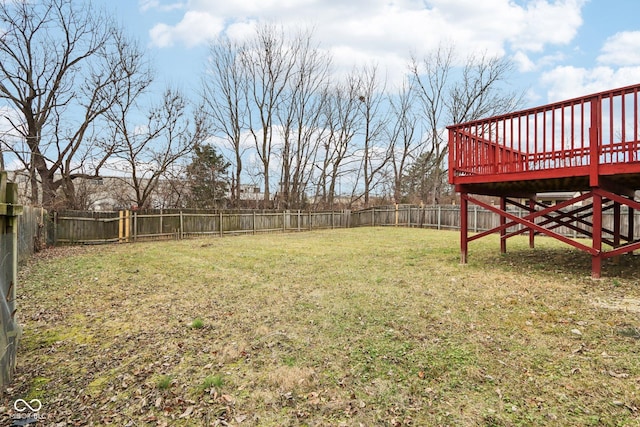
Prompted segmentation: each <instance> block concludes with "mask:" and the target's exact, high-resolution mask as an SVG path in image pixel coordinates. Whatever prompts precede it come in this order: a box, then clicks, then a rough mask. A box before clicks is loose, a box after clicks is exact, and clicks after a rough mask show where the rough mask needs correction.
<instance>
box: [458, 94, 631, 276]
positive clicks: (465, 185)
mask: <svg viewBox="0 0 640 427" xmlns="http://www.w3.org/2000/svg"><path fill="white" fill-rule="evenodd" d="M639 92H640V84H639V85H634V86H628V87H624V88H619V89H614V90H610V91H606V92H600V93H596V94H592V95H588V96H584V97H581V98H575V99H571V100H567V101H562V102H557V103H554V104H549V105H545V106H541V107H537V108H532V109H528V110H524V111H519V112H514V113H511V114H506V115H502V116H497V117H491V118H487V119H483V120H478V121H474V122H469V123H462V124H458V125H454V126H450V127H449V128H448V129H449V182H450V183H451V184H453V185H454V186H455V188H456V191H458V192H460V194H461V207H462V209H463V211H462V215H461V226H462V227H461V228H462V231H461V252H462V262H466V257H467V246H468V242H469V241H471V240H474V239H476V238H480V237H484V236H485V235H487V234H489V233H492V232H499V233H500V234H501V236H502V240H501V242H502V243H501V250H503V251H504V250H506V240H507V239H508V238H509V237H511V236H512V235H514V232H511V233H509V229H510V227H513V226H515V225H517V224H519V225H520V226H523V227H524V231H529V233H530V236H531V245H533V236H534V235H535V233H543V234H546V235H549V236H552V237H554V238H557V239H559V240H562V241H564V242H566V243H567V244H570V245H572V246H574V247H576V248H578V249H580V250H583V251H585V252H588V253H589V254H591V256H592V276H593V277H600V271H601V265H602V260H603V259H606V258H609V257H613V256H617V255H620V254H622V253H630V252H632V251H634V250H637V249H639V248H640V243H639V242H637V241H636V240H635V237H634V235H633V211H634V210H637V209H640V204H639V203H638V202H636V201H635V200H634V195H635V192H636V190H640V129H639V128H640V105H639V102H640V101H639V99H638V98H639ZM567 191H568V192H575V193H578V192H580V195H579V196H577V197H576V198H574V199H571V200H569V201H567V202H564V203H561V204H558V205H556V206H553V207H548V206H544V205H540V204H538V203H536V194H537V193H542V192H567ZM472 194H481V195H492V196H499V197H500V198H501V206H500V208H496V207H493V206H490V205H487V204H485V203H483V202H481V201H479V200H478V199H476V198H474V197H472V196H471V195H472ZM514 199H528V200H530V201H529V203H528V204H526V205H521V204H519V203H518V202H517V201H514ZM468 203H474V204H478V205H480V206H483V207H485V208H487V209H491V210H493V211H494V212H496V213H497V214H498V215H500V218H501V225H500V227H497V228H495V229H493V230H489V231H488V232H486V233H481V234H480V235H476V236H469V235H468V229H467V227H466V222H467V218H466V217H467V214H466V213H467V207H468ZM578 203H582V205H583V206H580V207H579V208H573V206H576V204H578ZM585 203H586V204H585ZM510 204H515V205H520V206H521V207H522V208H525V209H527V210H528V211H529V215H528V216H525V217H524V218H517V217H514V216H513V215H511V214H509V213H508V212H507V209H506V208H507V205H510ZM621 205H626V206H627V207H628V210H627V211H628V212H629V218H628V224H629V226H628V229H627V230H626V233H624V232H622V230H620V223H621V221H620V212H621V209H620V206H621ZM608 209H612V210H613V212H614V222H615V225H614V229H612V230H611V229H603V228H602V211H603V210H608ZM576 221H578V222H580V223H581V224H582V225H583V227H580V228H578V229H577V230H576V231H578V232H580V233H581V235H582V237H587V238H590V239H591V244H590V245H586V244H585V243H584V242H583V241H580V240H574V239H568V238H566V237H564V236H561V235H560V234H558V233H556V232H555V231H554V230H555V229H557V228H558V227H560V226H567V225H569V224H574V223H575V222H576ZM522 232H523V231H522V229H520V231H518V232H515V234H520V233H522ZM603 243H605V244H608V245H609V246H611V247H612V250H610V251H606V252H605V251H604V250H603V247H602V244H603Z"/></svg>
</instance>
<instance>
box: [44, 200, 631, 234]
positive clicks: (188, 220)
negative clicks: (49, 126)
mask: <svg viewBox="0 0 640 427" xmlns="http://www.w3.org/2000/svg"><path fill="white" fill-rule="evenodd" d="M509 212H511V213H512V214H514V215H518V216H523V215H525V214H526V212H524V211H521V210H518V209H511V210H509ZM624 212H626V211H625V210H624V208H623V216H622V220H621V223H622V229H623V230H626V228H627V223H628V217H627V215H626V214H624ZM124 218H126V214H125V215H124ZM635 218H636V219H635V234H634V235H635V236H640V212H635ZM587 219H589V218H587ZM121 221H123V220H122V219H120V218H119V214H118V213H117V212H111V213H102V214H99V215H98V214H95V213H93V214H92V213H77V212H74V213H62V214H60V215H58V217H57V221H56V227H55V229H56V236H57V240H56V241H57V243H96V242H112V241H118V240H119V239H118V238H119V235H118V229H119V228H120V229H121V228H122V226H123V224H121V223H120V222H121ZM499 221H500V218H499V216H498V215H496V214H494V213H493V212H491V211H488V210H485V209H482V208H480V207H478V206H472V207H470V209H469V212H468V224H469V231H470V232H481V231H485V230H488V229H491V228H494V227H497V226H498V225H499ZM603 224H604V227H605V228H609V229H612V228H613V214H612V212H611V211H607V212H605V213H604V215H603ZM576 225H577V226H579V224H576ZM368 226H402V227H422V228H435V229H439V230H458V229H459V228H460V207H459V206H457V205H440V206H411V205H397V206H383V207H376V208H369V209H364V210H360V211H349V210H345V211H339V212H302V211H276V212H274V211H262V210H261V211H257V210H256V211H217V212H209V213H204V212H188V211H187V212H181V211H178V212H176V211H170V212H162V211H160V212H157V213H150V214H149V213H137V212H134V213H133V214H132V218H131V220H130V225H129V227H130V228H131V230H130V234H129V235H130V236H132V238H133V240H149V239H181V238H184V237H190V236H198V235H210V236H224V235H227V234H239V233H268V232H288V231H302V230H317V229H330V228H346V227H368ZM520 228H521V226H520V225H517V226H514V227H512V228H510V229H509V231H515V230H518V229H520ZM583 228H584V227H583ZM555 231H556V232H560V233H562V234H564V235H566V236H569V237H579V233H576V232H575V231H574V230H572V229H570V228H569V227H566V226H563V227H559V228H558V229H556V230H555ZM587 231H590V230H587ZM125 241H126V239H125Z"/></svg>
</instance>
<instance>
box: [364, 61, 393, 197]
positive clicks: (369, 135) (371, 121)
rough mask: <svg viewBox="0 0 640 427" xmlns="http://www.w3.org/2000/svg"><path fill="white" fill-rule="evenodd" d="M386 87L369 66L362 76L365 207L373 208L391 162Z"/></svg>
mask: <svg viewBox="0 0 640 427" xmlns="http://www.w3.org/2000/svg"><path fill="white" fill-rule="evenodd" d="M384 89H385V88H384V84H381V82H380V81H379V78H378V70H377V67H376V66H370V67H365V68H363V69H362V71H361V74H360V91H361V92H360V94H359V95H358V100H359V101H360V104H359V106H360V110H361V113H362V120H363V146H362V168H361V170H360V172H361V173H362V176H363V183H364V191H363V198H364V206H365V207H368V206H369V198H370V195H371V192H372V190H373V189H374V187H375V186H376V179H377V178H378V174H379V172H381V171H382V170H383V169H384V168H385V166H386V164H387V161H388V160H389V157H390V155H391V149H390V148H391V146H390V145H389V144H388V143H387V142H386V141H385V140H384V138H385V127H386V126H387V120H388V117H387V115H386V109H385V107H386V105H385V101H386V95H385V93H384V91H385V90H384Z"/></svg>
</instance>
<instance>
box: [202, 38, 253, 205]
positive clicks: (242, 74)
mask: <svg viewBox="0 0 640 427" xmlns="http://www.w3.org/2000/svg"><path fill="white" fill-rule="evenodd" d="M244 49H245V47H244V46H243V45H241V44H237V43H235V42H233V41H231V40H229V39H227V38H220V39H217V40H214V41H212V42H211V44H210V45H209V60H208V62H207V68H206V70H205V75H204V77H203V79H202V98H203V105H204V106H205V108H206V111H207V113H208V114H209V117H210V119H211V125H212V132H213V135H214V136H215V137H217V138H220V139H222V141H223V142H224V143H225V144H226V145H228V146H229V148H230V149H231V151H232V152H233V161H232V164H233V166H234V172H233V179H232V184H231V200H232V203H233V205H235V206H239V205H240V188H241V182H242V172H243V162H242V157H243V155H244V152H245V148H244V147H243V138H242V135H243V131H244V130H245V121H246V120H247V114H248V111H247V88H248V82H247V73H246V70H245V68H244V67H243V61H242V60H241V57H242V55H243V50H244Z"/></svg>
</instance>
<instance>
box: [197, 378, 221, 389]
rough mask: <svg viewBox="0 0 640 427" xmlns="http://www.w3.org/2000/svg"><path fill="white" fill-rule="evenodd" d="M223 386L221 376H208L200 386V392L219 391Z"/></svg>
mask: <svg viewBox="0 0 640 427" xmlns="http://www.w3.org/2000/svg"><path fill="white" fill-rule="evenodd" d="M223 385H224V377H223V376H222V375H209V376H207V377H206V378H205V379H204V380H202V383H201V384H200V391H203V392H204V391H207V390H211V389H217V390H220V389H221V388H222V386H223Z"/></svg>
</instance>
